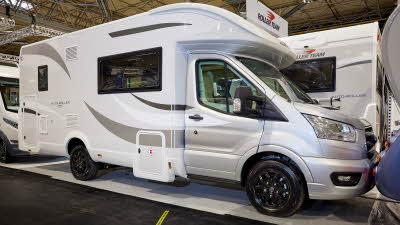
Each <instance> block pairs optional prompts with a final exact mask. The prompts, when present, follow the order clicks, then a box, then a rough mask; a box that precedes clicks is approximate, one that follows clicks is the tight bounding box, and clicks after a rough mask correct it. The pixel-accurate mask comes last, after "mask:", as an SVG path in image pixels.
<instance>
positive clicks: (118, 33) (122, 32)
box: [109, 23, 192, 38]
mask: <svg viewBox="0 0 400 225" xmlns="http://www.w3.org/2000/svg"><path fill="white" fill-rule="evenodd" d="M190 25H192V24H190V23H160V24H154V25H149V26H143V27H135V28H131V29H126V30H120V31H115V32H112V33H109V35H110V36H111V37H112V38H116V37H122V36H126V35H132V34H138V33H143V32H147V31H152V30H158V29H162V28H168V27H176V26H190Z"/></svg>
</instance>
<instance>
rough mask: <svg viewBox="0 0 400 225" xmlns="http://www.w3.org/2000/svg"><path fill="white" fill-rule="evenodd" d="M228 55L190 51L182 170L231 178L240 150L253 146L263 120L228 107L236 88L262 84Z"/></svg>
mask: <svg viewBox="0 0 400 225" xmlns="http://www.w3.org/2000/svg"><path fill="white" fill-rule="evenodd" d="M243 74H245V72H244V71H243V70H242V69H241V68H240V67H238V66H237V65H236V64H235V63H234V62H233V61H232V60H230V59H229V58H227V57H224V56H221V55H216V54H215V55H214V54H210V55H208V54H207V55H203V54H193V55H191V57H190V64H189V71H188V80H187V82H188V83H187V100H186V103H187V105H188V106H190V107H193V108H191V109H189V110H186V111H185V126H186V127H185V164H186V166H187V167H186V169H187V173H188V174H196V175H202V176H210V177H219V178H224V179H234V178H235V169H236V165H237V162H238V160H239V158H240V156H241V155H243V154H244V153H245V152H247V151H249V150H250V149H253V148H257V147H258V144H259V142H260V139H261V135H262V132H263V127H264V120H263V119H257V118H254V117H253V118H251V117H250V116H249V117H246V116H239V115H237V114H235V113H234V112H233V99H234V97H235V92H236V88H237V87H239V86H250V87H251V89H252V92H253V95H257V96H265V94H264V90H263V89H262V88H261V87H260V86H259V85H258V84H257V83H256V82H254V81H253V80H250V79H249V78H246V77H245V76H244V75H243Z"/></svg>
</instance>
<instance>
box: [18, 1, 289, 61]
mask: <svg viewBox="0 0 400 225" xmlns="http://www.w3.org/2000/svg"><path fill="white" fill-rule="evenodd" d="M173 13H192V14H193V16H196V15H205V16H207V17H211V18H214V19H216V20H220V21H224V22H225V25H226V26H232V27H239V28H240V29H239V30H240V32H242V31H243V33H246V34H250V35H252V36H254V38H252V40H250V39H243V38H241V37H240V34H238V33H232V32H231V33H224V35H225V37H226V36H229V39H230V40H235V41H236V40H243V42H248V43H256V45H258V44H261V45H265V46H267V47H268V48H269V49H273V50H274V52H275V53H277V54H278V55H281V56H282V59H281V62H279V64H280V65H276V66H277V67H284V66H288V65H290V64H291V63H292V62H293V61H294V59H295V54H294V53H293V52H291V50H290V49H289V48H288V47H287V46H286V44H284V43H283V42H281V41H280V40H279V39H277V38H275V37H273V36H272V35H271V34H269V33H268V32H266V31H264V30H263V29H261V28H259V27H258V26H256V25H254V24H252V23H250V22H249V21H247V20H245V19H243V18H242V17H240V16H238V15H236V14H234V13H232V12H229V11H227V10H224V9H221V8H218V7H214V6H210V5H206V4H198V3H177V4H171V5H167V6H163V7H159V8H156V9H153V10H150V11H148V12H145V13H141V14H138V15H134V16H131V17H127V18H124V19H120V20H117V21H113V22H109V23H105V24H101V25H97V26H94V27H90V28H87V29H83V30H79V31H76V32H72V33H69V34H65V35H62V36H58V37H54V38H51V39H48V40H43V41H40V42H36V43H33V44H30V45H25V46H23V47H22V49H21V54H22V53H23V50H24V49H26V48H30V47H33V46H35V45H39V44H41V43H45V42H52V41H54V40H57V39H63V38H67V37H69V36H71V35H79V34H80V33H83V32H87V31H92V30H96V29H103V28H105V29H107V30H110V31H111V32H115V31H116V30H115V26H113V25H114V24H120V23H121V24H122V23H124V22H125V21H135V19H137V18H138V17H142V16H158V15H161V14H163V15H165V14H173ZM148 21H151V20H148ZM171 21H172V22H176V23H178V22H179V23H182V24H185V22H186V21H183V19H182V18H179V17H176V16H174V15H172V16H171V19H169V22H171ZM192 23H193V22H192ZM148 25H153V23H150V24H143V26H148ZM190 25H195V26H196V25H198V26H200V25H204V24H202V22H201V21H196V22H194V23H193V24H190ZM136 26H137V24H136ZM193 29H195V28H193ZM215 32H219V30H216V31H215ZM210 34H211V35H209V36H208V38H210V39H215V40H217V39H221V34H219V36H218V35H212V34H213V33H212V31H211V32H210ZM186 41H187V40H186ZM271 63H274V62H271Z"/></svg>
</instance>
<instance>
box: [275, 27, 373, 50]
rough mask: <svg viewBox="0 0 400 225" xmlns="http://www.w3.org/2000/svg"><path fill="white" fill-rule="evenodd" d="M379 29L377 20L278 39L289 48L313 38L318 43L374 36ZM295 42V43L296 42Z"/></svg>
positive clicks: (301, 45) (298, 46) (297, 46)
mask: <svg viewBox="0 0 400 225" xmlns="http://www.w3.org/2000/svg"><path fill="white" fill-rule="evenodd" d="M378 30H379V25H378V22H374V23H367V24H362V25H356V26H350V27H342V28H337V29H332V30H324V31H317V32H312V33H306V34H299V35H294V36H289V37H283V38H280V40H282V41H284V42H285V43H286V44H288V45H289V46H290V47H291V48H293V49H297V48H304V44H302V42H303V41H308V42H309V41H310V40H313V39H315V44H317V45H318V44H319V42H324V43H328V42H339V41H345V40H352V39H359V38H365V37H372V36H374V37H376V34H377V32H378ZM296 42H297V43H296Z"/></svg>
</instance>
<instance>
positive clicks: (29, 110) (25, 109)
mask: <svg viewBox="0 0 400 225" xmlns="http://www.w3.org/2000/svg"><path fill="white" fill-rule="evenodd" d="M23 110H24V111H23V112H24V113H29V114H34V115H36V111H35V110H33V109H28V108H23ZM37 115H38V116H40V113H37Z"/></svg>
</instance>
